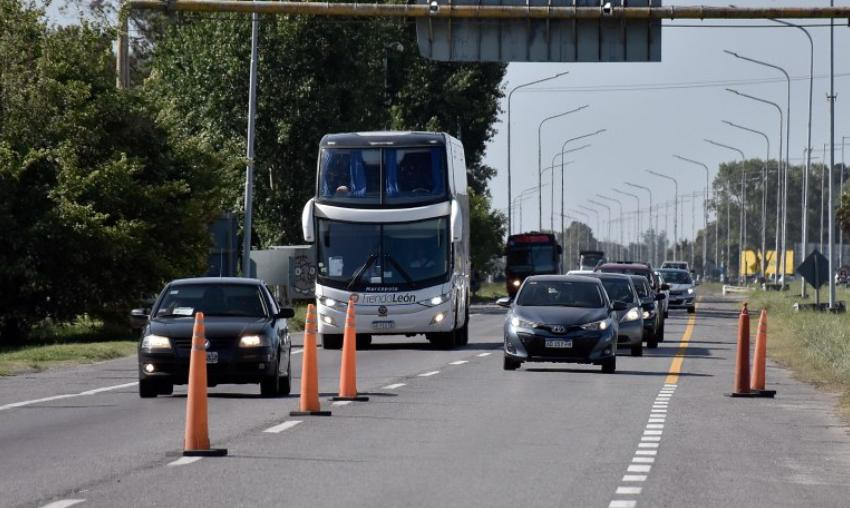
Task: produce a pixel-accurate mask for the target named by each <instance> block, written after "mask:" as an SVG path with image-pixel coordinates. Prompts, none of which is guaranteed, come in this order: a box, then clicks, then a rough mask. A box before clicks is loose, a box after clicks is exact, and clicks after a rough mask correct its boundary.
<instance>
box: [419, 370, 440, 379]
mask: <svg viewBox="0 0 850 508" xmlns="http://www.w3.org/2000/svg"><path fill="white" fill-rule="evenodd" d="M439 373H440V371H439V370H432V371H431V372H423V373H422V374H419V377H428V376H433V375H435V374H439Z"/></svg>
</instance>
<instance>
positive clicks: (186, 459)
mask: <svg viewBox="0 0 850 508" xmlns="http://www.w3.org/2000/svg"><path fill="white" fill-rule="evenodd" d="M202 458H203V457H180V458H179V459H177V460H175V461H172V462H169V463H168V465H169V466H170V467H174V466H185V465H186V464H191V463H193V462H198V461H199V460H201V459H202Z"/></svg>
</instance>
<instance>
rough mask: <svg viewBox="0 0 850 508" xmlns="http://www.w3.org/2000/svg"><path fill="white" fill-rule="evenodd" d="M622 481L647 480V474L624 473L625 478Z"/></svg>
mask: <svg viewBox="0 0 850 508" xmlns="http://www.w3.org/2000/svg"><path fill="white" fill-rule="evenodd" d="M621 481H624V482H645V481H646V475H645V474H627V475H623V479H622V480H621Z"/></svg>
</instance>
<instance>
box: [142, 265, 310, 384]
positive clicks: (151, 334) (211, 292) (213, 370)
mask: <svg viewBox="0 0 850 508" xmlns="http://www.w3.org/2000/svg"><path fill="white" fill-rule="evenodd" d="M196 312H203V313H204V318H205V319H204V325H205V332H206V333H205V336H206V349H207V383H208V384H209V385H210V386H215V385H217V384H219V383H259V384H260V393H261V394H262V395H263V396H267V397H273V396H277V395H287V394H289V391H290V368H289V366H290V349H291V343H290V339H289V330H288V328H287V321H286V320H287V318H290V317H292V316H293V314H294V312H293V310H292V309H289V308H283V309H282V308H280V307H278V304H277V302H276V301H275V299H274V298H273V297H272V295H271V293H270V292H269V290H268V288H267V287H266V286H265V284H264V283H263V282H262V281H260V280H257V279H243V278H193V279H179V280H175V281H172V282H169V283H168V284H167V285H166V286H165V289H163V290H162V293H161V294H160V295H159V297H158V298H157V300H156V302H155V303H154V306H153V309H152V311H151V312H150V314H148V312H147V311H146V309H134V310H133V311H132V313H131V321H132V322H134V323H135V324H136V325H139V326H141V328H142V334H141V340H140V341H139V395H140V396H141V397H144V398H147V397H156V396H157V395H169V394H171V393H172V391H173V389H174V385H175V384H186V382H187V380H188V377H189V351H190V349H191V344H192V329H193V326H194V322H195V313H196Z"/></svg>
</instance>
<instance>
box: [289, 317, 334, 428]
mask: <svg viewBox="0 0 850 508" xmlns="http://www.w3.org/2000/svg"><path fill="white" fill-rule="evenodd" d="M302 356H303V358H302V362H301V402H300V406H299V408H300V410H299V411H290V412H289V416H330V415H331V412H330V411H322V410H321V409H322V407H321V405H320V404H319V368H318V365H317V361H316V306H315V305H313V304H310V305H308V306H307V319H306V323H305V327H304V352H303V353H302Z"/></svg>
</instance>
